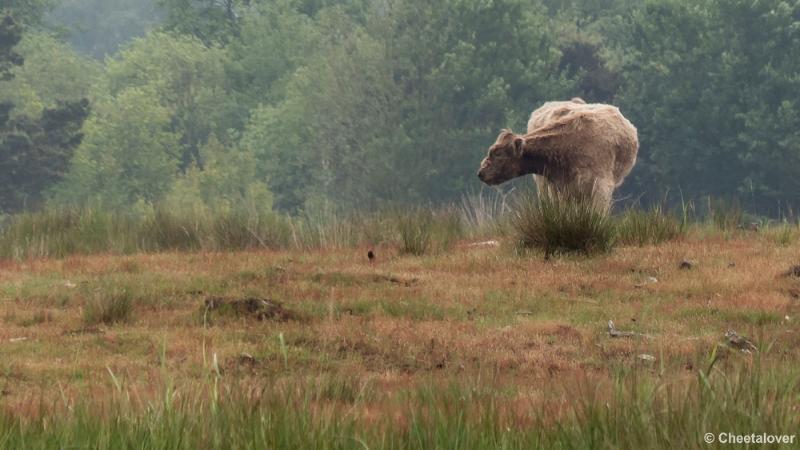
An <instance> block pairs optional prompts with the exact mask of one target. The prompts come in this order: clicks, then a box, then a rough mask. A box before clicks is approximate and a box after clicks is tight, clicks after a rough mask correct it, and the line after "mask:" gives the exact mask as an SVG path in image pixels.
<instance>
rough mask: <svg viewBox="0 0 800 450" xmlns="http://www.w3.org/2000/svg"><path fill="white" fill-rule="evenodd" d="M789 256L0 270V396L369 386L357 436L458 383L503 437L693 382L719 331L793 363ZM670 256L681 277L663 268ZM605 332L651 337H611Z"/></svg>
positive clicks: (787, 251) (101, 260) (480, 254)
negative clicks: (660, 382) (88, 309)
mask: <svg viewBox="0 0 800 450" xmlns="http://www.w3.org/2000/svg"><path fill="white" fill-rule="evenodd" d="M798 249H799V247H798V245H797V244H795V245H788V246H786V245H776V244H775V243H774V242H773V241H772V240H769V239H766V238H762V237H760V236H757V235H746V234H743V235H741V236H739V237H736V238H733V239H722V238H718V239H717V238H704V239H700V238H691V237H690V238H687V239H684V240H682V241H680V242H673V243H669V244H663V245H659V246H650V247H642V248H639V247H623V248H618V249H617V250H615V251H613V252H612V253H610V254H608V255H603V256H599V257H596V258H592V259H586V258H581V257H575V258H571V257H570V258H566V257H565V258H556V259H554V260H551V261H548V262H545V261H542V260H541V259H540V258H520V257H517V256H514V255H513V254H512V252H509V251H507V250H505V249H502V248H500V249H498V248H481V247H468V246H464V245H458V246H456V247H455V249H453V250H451V251H449V252H446V253H442V254H437V255H431V256H421V257H415V256H401V255H400V254H399V252H398V251H397V250H396V249H392V248H389V247H386V248H381V249H380V250H379V258H378V260H377V262H376V263H373V264H370V263H369V262H368V261H367V258H366V257H365V252H364V251H363V249H349V250H336V251H313V252H287V251H263V252H239V253H193V254H184V253H165V254H143V255H135V256H125V257H120V256H102V255H101V256H73V257H68V258H65V259H61V260H58V259H46V260H33V261H26V262H8V261H4V262H0V391H1V392H2V394H0V398H1V399H2V404H3V406H4V408H6V409H7V410H10V411H13V412H15V413H20V414H22V415H36V414H38V413H40V412H41V410H42V409H48V408H49V409H52V408H59V407H64V406H65V405H69V404H70V402H71V401H74V400H75V399H79V398H91V399H93V400H94V401H97V402H99V403H101V404H102V402H103V399H104V398H109V397H112V396H114V395H118V394H115V392H117V389H116V388H115V383H117V382H119V383H122V384H123V385H124V391H125V392H126V393H127V394H126V395H129V396H130V397H131V398H132V399H131V402H132V403H134V404H139V405H146V404H147V402H148V401H149V400H151V399H153V398H156V397H158V396H159V395H163V385H164V383H165V380H166V379H168V380H170V381H169V382H170V383H173V384H174V385H175V386H176V388H177V389H178V392H181V391H184V392H186V391H191V389H192V386H194V385H195V384H199V383H204V382H205V381H207V380H208V378H209V377H210V376H212V375H213V376H220V381H221V383H223V384H227V385H237V386H242V385H244V386H247V385H252V386H253V387H258V386H263V385H264V384H265V383H268V384H269V385H271V386H276V385H280V384H281V383H287V382H290V381H292V380H296V379H311V380H313V379H316V378H320V377H322V378H325V379H340V380H352V382H353V383H356V384H357V385H359V386H364V385H369V386H370V389H369V390H368V391H369V392H373V394H372V395H367V396H366V397H367V398H366V400H365V401H363V402H361V403H359V405H360V406H359V407H360V408H361V409H360V410H359V412H358V413H359V414H360V415H361V416H362V417H363V418H364V420H365V421H367V422H368V421H369V420H370V418H371V417H375V416H376V415H382V414H384V415H386V414H388V415H391V414H395V412H396V411H398V408H397V401H398V400H397V399H393V398H392V396H391V393H392V392H397V391H400V390H403V389H406V388H409V387H414V386H418V385H422V384H427V383H440V384H442V385H445V384H447V383H450V382H452V381H453V380H461V381H463V380H473V381H475V382H476V383H491V385H492V386H508V387H509V389H511V391H510V392H511V393H510V394H509V397H508V398H506V399H504V400H503V402H505V403H507V405H508V406H509V408H508V411H507V414H509V420H510V421H511V422H514V421H515V420H518V421H520V423H522V422H524V418H523V416H524V414H521V413H520V414H519V418H518V419H514V417H515V414H516V413H515V412H514V411H524V410H525V408H530V407H531V405H536V406H537V407H540V408H544V409H547V410H552V411H553V414H554V417H555V416H558V414H559V411H562V410H564V408H563V405H564V403H565V402H569V401H570V399H571V398H572V397H573V396H574V392H575V391H576V390H579V389H580V387H581V386H582V385H584V384H586V383H589V384H591V385H593V386H596V385H597V384H598V383H600V382H602V381H603V380H608V379H609V378H610V376H611V374H612V373H613V372H614V371H615V370H617V369H619V368H621V367H624V368H632V369H634V370H640V371H641V373H642V376H652V377H656V376H661V377H669V378H672V379H674V380H676V381H680V380H683V379H687V378H691V377H695V376H696V370H697V368H698V367H700V366H701V365H702V364H703V361H704V360H705V358H707V355H708V353H709V352H710V349H711V348H712V347H713V346H714V344H715V343H719V342H721V341H722V340H723V335H724V333H725V331H726V330H727V329H735V330H737V331H738V332H739V333H741V334H744V335H747V336H750V337H752V338H753V339H754V340H755V341H756V342H757V344H759V345H760V346H761V347H767V346H769V345H772V347H773V349H778V351H774V350H773V351H771V352H769V354H768V355H766V356H765V359H766V361H765V363H766V364H776V365H780V364H796V362H797V361H798V356H800V350H799V349H800V345H798V344H800V329H798V326H797V323H798V321H800V316H799V315H798V314H797V313H798V311H800V300H798V299H796V298H793V296H792V295H791V293H792V292H798V290H800V279H796V278H791V277H780V276H779V274H781V273H782V272H785V271H786V270H787V268H788V267H790V266H791V265H793V264H797V263H800V261H798ZM683 258H691V259H693V260H696V261H697V262H698V264H697V266H696V267H695V268H693V269H691V270H680V269H679V267H678V265H679V262H680V261H681V260H682V259H683ZM731 262H734V263H735V266H734V267H731V266H730V263H731ZM649 277H655V278H656V279H657V280H658V281H657V282H652V281H651V280H649ZM117 287H121V288H124V289H126V290H127V291H128V292H130V293H131V295H132V298H133V311H132V313H131V315H130V320H129V321H128V322H127V323H120V324H115V325H110V326H109V325H102V324H101V325H97V326H86V325H84V323H83V320H82V317H83V312H82V311H83V308H84V307H85V305H86V304H87V302H88V301H90V299H91V298H92V296H94V295H97V294H98V292H100V293H102V292H103V290H108V289H115V288H117ZM210 296H225V297H227V298H237V297H242V298H244V297H261V298H268V299H272V300H276V301H279V302H281V303H282V304H283V306H284V307H286V308H288V309H290V310H292V311H295V312H298V313H300V314H302V315H303V317H306V318H307V320H303V321H270V320H265V321H259V320H254V319H251V318H247V317H213V318H211V320H208V319H209V318H208V317H204V314H203V302H204V300H205V299H206V298H207V297H210ZM786 317H788V320H787V319H786ZM608 320H613V321H614V322H615V324H616V326H617V327H618V328H620V329H623V330H632V331H636V332H638V333H642V334H646V335H648V336H649V337H635V338H628V339H625V338H621V339H612V338H610V337H609V336H608V334H607V333H606V323H607V321H608ZM281 337H282V339H281ZM643 353H647V354H650V355H654V356H656V357H657V358H658V361H657V362H656V363H655V364H648V363H644V362H642V361H641V360H639V359H638V358H637V355H640V354H643ZM251 357H252V358H251ZM742 358H745V359H746V358H749V357H748V356H744V355H740V354H738V353H732V354H731V356H730V357H729V359H737V360H738V359H742ZM215 360H216V362H217V364H216V365H215V363H214V361H215ZM217 371H218V374H217ZM111 374H113V376H112V375H111ZM365 392H366V391H365ZM323 400H324V399H323ZM336 401H339V400H336ZM322 403H324V401H323V402H322ZM393 411H394V412H393ZM397 420H398V421H402V420H403V418H402V417H398V418H397Z"/></svg>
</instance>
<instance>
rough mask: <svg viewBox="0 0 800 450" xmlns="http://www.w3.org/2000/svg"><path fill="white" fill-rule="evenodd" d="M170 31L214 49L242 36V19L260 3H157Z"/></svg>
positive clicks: (226, 0)
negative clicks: (162, 11)
mask: <svg viewBox="0 0 800 450" xmlns="http://www.w3.org/2000/svg"><path fill="white" fill-rule="evenodd" d="M156 1H157V4H158V5H159V6H160V7H161V8H162V9H163V10H164V12H165V14H166V18H165V22H164V26H165V27H166V29H168V30H173V31H177V32H179V33H184V34H187V35H191V36H194V37H196V38H197V39H199V40H200V41H202V42H203V43H204V44H206V45H208V46H211V45H215V44H227V43H228V42H230V41H231V40H232V39H234V38H236V37H238V36H239V33H240V31H241V20H242V16H243V15H245V14H246V13H247V10H248V9H249V8H250V7H251V6H252V3H256V1H257V0H156Z"/></svg>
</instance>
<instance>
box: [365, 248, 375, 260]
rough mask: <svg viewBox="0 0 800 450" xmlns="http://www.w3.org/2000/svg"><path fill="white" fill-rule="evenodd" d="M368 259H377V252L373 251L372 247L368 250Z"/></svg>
mask: <svg viewBox="0 0 800 450" xmlns="http://www.w3.org/2000/svg"><path fill="white" fill-rule="evenodd" d="M367 259H369V262H370V263H371V262H372V260H374V259H375V252H373V251H372V249H370V250H369V251H367Z"/></svg>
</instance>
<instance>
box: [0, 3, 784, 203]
mask: <svg viewBox="0 0 800 450" xmlns="http://www.w3.org/2000/svg"><path fill="white" fill-rule="evenodd" d="M101 3H102V5H101V4H100V3H98V2H97V0H61V1H56V0H53V1H50V0H36V1H24V0H14V1H12V2H11V3H10V6H8V7H5V8H6V9H5V11H6V12H5V13H4V15H3V22H2V26H0V77H2V79H3V81H0V101H2V102H4V106H3V109H2V110H0V112H2V113H3V114H0V119H3V122H2V127H3V128H2V130H3V131H2V132H0V136H3V138H2V139H4V140H3V141H2V142H3V144H2V145H4V146H5V147H4V150H3V151H4V152H6V153H4V154H3V155H4V156H3V158H4V159H3V161H5V162H3V164H6V165H8V164H12V163H13V164H21V166H20V167H23V166H25V165H26V164H27V165H30V164H34V162H35V161H41V158H50V157H52V161H53V166H52V167H50V168H49V169H47V171H48V173H50V174H51V175H48V176H44V175H41V174H37V173H36V172H35V171H33V170H32V169H22V168H20V169H18V172H17V173H19V174H23V175H20V176H21V177H22V178H13V179H12V178H8V177H7V178H8V179H7V180H5V181H3V182H5V183H7V184H6V185H5V186H6V187H5V188H4V189H5V190H4V191H2V192H0V196H3V198H1V199H0V205H2V208H3V209H5V210H7V211H8V210H14V209H19V208H21V207H23V206H26V205H27V206H33V205H34V204H35V202H34V203H31V200H30V199H38V200H36V201H37V202H48V201H49V202H58V203H63V202H69V203H73V204H83V203H92V202H100V203H102V204H104V205H107V206H108V207H113V208H126V207H129V206H130V205H131V204H133V203H137V202H139V203H142V202H144V203H158V202H163V201H169V202H173V203H181V202H185V203H191V204H198V203H204V204H206V205H211V204H220V203H219V202H220V201H221V202H222V203H225V204H233V203H236V202H245V201H248V200H245V199H250V200H252V199H254V198H259V199H262V201H263V203H264V205H265V207H266V208H275V209H278V210H281V211H286V212H290V213H293V214H296V213H302V212H303V211H309V210H311V209H314V208H318V207H319V206H320V205H322V204H326V205H333V206H334V207H336V208H338V209H341V210H353V209H360V208H374V207H380V206H381V205H387V204H412V203H429V202H433V203H441V202H453V201H458V200H459V199H460V197H461V196H463V195H464V194H465V193H468V192H471V191H474V190H477V189H480V188H481V185H480V182H479V181H478V180H477V178H476V177H475V174H474V173H475V170H476V168H477V166H478V163H479V161H480V160H481V158H482V156H483V155H484V153H485V150H486V149H487V148H488V147H489V145H491V143H492V142H493V141H494V138H495V136H496V135H497V133H498V132H499V130H500V129H502V128H506V127H511V128H513V129H515V130H518V131H522V130H523V129H524V127H525V123H526V121H527V118H528V115H529V114H530V112H531V111H532V110H533V109H535V108H536V107H538V106H539V105H540V104H541V103H543V102H545V101H548V100H553V99H568V98H571V97H574V96H581V97H583V98H585V99H586V100H587V101H590V102H608V103H613V104H615V105H618V106H619V107H620V108H621V109H622V111H623V113H624V114H625V115H626V116H627V117H628V118H629V119H630V120H631V121H632V122H633V123H634V124H635V125H636V126H637V127H638V129H639V136H640V141H641V150H640V154H639V161H638V164H637V165H636V167H635V168H634V171H633V173H632V174H631V176H630V177H629V179H628V181H627V182H626V183H625V185H624V187H623V189H622V191H621V193H620V195H621V196H622V197H626V198H633V199H641V201H642V202H651V201H660V200H661V199H663V198H664V195H665V193H667V192H672V193H673V199H677V198H680V196H682V197H683V198H684V199H693V198H701V197H704V196H708V195H711V196H717V197H735V198H739V199H741V200H743V202H746V204H747V205H749V206H750V205H752V208H753V209H755V210H756V211H754V212H759V213H764V214H774V213H776V212H777V211H778V210H781V211H786V208H788V207H791V206H792V205H794V206H795V207H796V202H797V193H798V192H799V191H800V181H798V180H800V135H799V134H798V133H800V131H799V130H800V110H799V108H800V106H798V100H797V98H796V95H794V94H793V93H794V92H798V88H800V86H798V83H800V81H799V80H800V78H798V76H797V73H798V72H800V67H799V66H798V64H800V62H798V61H800V55H798V52H800V2H797V1H786V0H763V1H759V2H752V1H745V0H725V1H723V0H701V1H689V0H659V1H656V0H645V1H632V0H570V1H551V0H494V1H484V0H442V1H437V2H428V1H422V0H273V1H262V0H224V1H220V0H137V1H135V2H130V3H129V2H117V1H114V2H101ZM100 10H102V11H108V12H109V13H108V14H105V13H103V14H99V13H98V14H96V16H95V17H96V19H93V22H94V23H91V24H86V23H84V24H82V25H77V22H76V21H75V18H76V17H84V16H86V14H85V12H88V11H100ZM111 12H115V13H117V14H111ZM128 19H130V20H128ZM123 23H126V24H131V27H126V26H123V25H122V24H123ZM79 27H83V29H82V31H80V32H79V31H77V28H79ZM86 27H88V29H87V28H86ZM64 30H66V31H67V34H66V35H65V34H64V33H63V31H64ZM76 33H77V34H76ZM78 35H79V36H81V38H80V39H76V37H75V36H78ZM63 36H66V38H67V39H68V42H69V44H67V43H65V42H64V41H63V40H62V39H63ZM70 44H71V45H72V47H73V48H70V47H69V45H70ZM87 55H88V56H92V57H95V58H97V57H103V56H105V59H104V60H103V61H97V60H96V59H95V58H91V57H87ZM84 99H86V100H84ZM89 111H91V112H89ZM56 112H59V113H58V114H57V113H56ZM82 114H83V115H84V116H85V115H86V114H88V118H87V119H86V121H85V123H84V122H83V119H82V118H81V117H82ZM53 117H60V118H61V119H62V120H63V123H62V124H61V125H59V126H56V125H55V124H54V122H52V121H53V120H55V119H53ZM48 121H50V122H48ZM48 127H51V128H48ZM20 133H21V134H20ZM51 133H52V136H51V137H49V138H48V139H50V140H49V141H47V142H45V136H50V134H51ZM21 135H25V136H26V138H25V139H21V138H20V137H19V136H21ZM80 137H82V138H83V139H80ZM23 142H25V144H23ZM34 148H37V149H39V150H36V151H39V152H40V153H39V154H34V153H35V151H34V150H33V149H34ZM56 149H58V150H56ZM28 152H32V154H31V155H28V154H27V153H28ZM48 155H49V156H48ZM37 164H38V163H37ZM9 170H10V169H9ZM26 176H35V177H37V178H38V179H40V180H41V183H39V182H36V183H31V182H29V181H25V182H24V183H23V181H22V179H23V178H25V177H26ZM18 183H21V184H18ZM25 183H27V184H25ZM216 185H219V186H218V188H216V187H214V188H212V187H213V186H216ZM17 187H19V190H20V192H26V194H22V197H24V198H26V199H28V200H25V201H22V200H20V198H21V197H20V195H18V194H13V195H12V193H11V192H12V191H14V190H15V189H16V188H17ZM181 199H183V200H181Z"/></svg>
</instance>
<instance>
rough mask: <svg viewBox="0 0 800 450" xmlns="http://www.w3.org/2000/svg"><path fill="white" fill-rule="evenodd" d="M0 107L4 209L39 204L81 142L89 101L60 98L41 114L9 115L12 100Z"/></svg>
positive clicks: (1, 203) (0, 196)
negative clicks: (13, 116)
mask: <svg viewBox="0 0 800 450" xmlns="http://www.w3.org/2000/svg"><path fill="white" fill-rule="evenodd" d="M3 105H4V106H3V107H2V110H1V111H0V174H1V175H0V210H2V211H19V210H20V209H22V208H24V207H26V206H35V205H37V204H38V203H39V202H40V201H41V194H42V193H43V191H44V190H46V189H47V188H48V187H50V186H52V185H53V184H55V183H56V182H58V181H60V180H61V179H62V178H63V177H64V175H65V173H66V170H67V168H68V166H69V161H70V159H71V158H72V154H73V151H74V150H75V148H76V147H77V146H78V144H80V142H81V139H82V138H83V134H82V133H81V132H80V128H81V125H82V123H83V121H84V119H85V118H86V116H87V115H88V114H89V102H88V101H87V100H85V99H84V100H79V101H74V102H63V103H62V102H59V103H58V104H57V105H56V106H55V107H53V108H46V109H45V110H44V112H43V113H42V115H41V117H39V118H36V119H32V118H30V117H28V116H21V117H17V118H14V119H11V118H9V112H10V104H9V103H5V104H3Z"/></svg>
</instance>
